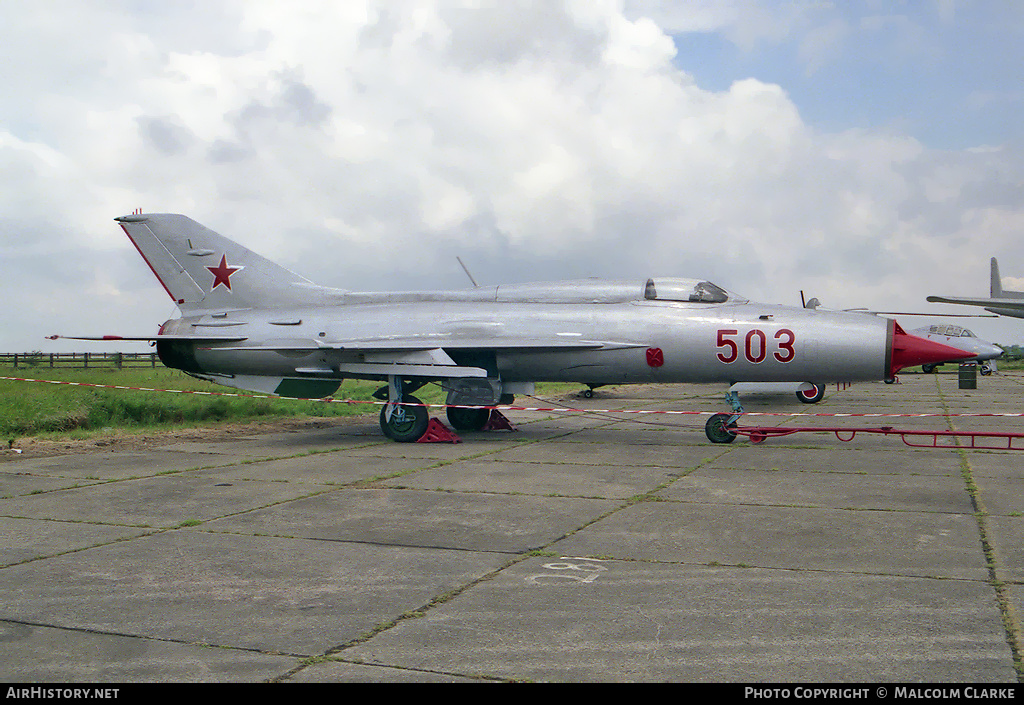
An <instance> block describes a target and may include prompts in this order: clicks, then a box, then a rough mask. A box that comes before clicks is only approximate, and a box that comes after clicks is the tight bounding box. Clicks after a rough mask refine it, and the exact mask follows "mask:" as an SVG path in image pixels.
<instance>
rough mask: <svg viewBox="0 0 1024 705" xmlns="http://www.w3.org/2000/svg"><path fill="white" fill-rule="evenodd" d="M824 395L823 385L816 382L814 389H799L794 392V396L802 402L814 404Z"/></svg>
mask: <svg viewBox="0 0 1024 705" xmlns="http://www.w3.org/2000/svg"><path fill="white" fill-rule="evenodd" d="M824 396H825V385H824V384H816V385H814V389H801V390H800V391H798V392H797V393H796V398H797V399H799V400H800V401H802V402H803V403H804V404H816V403H817V402H819V401H821V399H822V397H824Z"/></svg>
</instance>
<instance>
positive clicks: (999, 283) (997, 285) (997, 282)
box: [989, 257, 1003, 299]
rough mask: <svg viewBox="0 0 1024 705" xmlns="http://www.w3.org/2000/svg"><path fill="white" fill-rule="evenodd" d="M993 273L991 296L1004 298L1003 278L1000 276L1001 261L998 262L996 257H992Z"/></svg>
mask: <svg viewBox="0 0 1024 705" xmlns="http://www.w3.org/2000/svg"><path fill="white" fill-rule="evenodd" d="M991 266H992V275H991V283H990V284H989V296H991V297H992V298H993V299H1001V298H1003V280H1002V279H1001V278H1000V277H999V263H998V262H996V258H995V257H993V258H992V262H991Z"/></svg>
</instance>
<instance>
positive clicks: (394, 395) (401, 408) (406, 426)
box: [374, 377, 430, 443]
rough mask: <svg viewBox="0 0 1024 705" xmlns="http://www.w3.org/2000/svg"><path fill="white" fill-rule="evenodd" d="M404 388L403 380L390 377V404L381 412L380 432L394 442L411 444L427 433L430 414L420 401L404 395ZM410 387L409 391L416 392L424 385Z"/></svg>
mask: <svg viewBox="0 0 1024 705" xmlns="http://www.w3.org/2000/svg"><path fill="white" fill-rule="evenodd" d="M403 386H405V385H403V384H402V380H401V378H399V377H388V386H387V400H388V403H387V404H386V405H385V406H384V408H382V409H381V410H380V430H381V431H383V432H384V435H385V436H387V437H388V438H390V439H391V440H393V441H399V442H401V443H410V442H413V441H417V440H419V438H420V437H421V436H422V435H423V434H424V433H425V432H426V430H427V424H428V423H430V414H429V413H427V407H425V406H423V402H421V401H420V400H419V399H417V398H416V397H414V396H412V395H411V394H403V392H404V390H403ZM408 386H409V387H410V389H409V391H415V390H417V389H419V388H420V387H422V386H423V383H422V382H421V383H418V384H410V385H408ZM383 391H384V390H378V392H377V394H375V395H374V396H380V394H381V392H383Z"/></svg>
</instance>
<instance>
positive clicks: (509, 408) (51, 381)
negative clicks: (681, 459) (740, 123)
mask: <svg viewBox="0 0 1024 705" xmlns="http://www.w3.org/2000/svg"><path fill="white" fill-rule="evenodd" d="M0 381H8V382H39V383H42V384H59V385H67V386H71V387H91V388H96V389H127V390H131V391H137V392H163V393H167V394H197V395H200V396H219V397H237V398H242V399H284V400H289V399H291V400H294V401H318V402H324V403H330V404H370V405H376V406H383V405H385V404H387V402H384V401H369V400H366V401H362V400H358V399H334V398H333V397H323V398H304V397H280V396H276V395H274V394H240V393H238V392H203V391H199V390H194V389H158V388H152V387H128V386H124V385H120V384H95V383H92V382H66V381H63V380H54V379H30V378H26V377H0ZM423 406H425V407H427V408H433V409H446V408H448V407H449V406H452V405H449V404H423ZM464 408H472V409H481V408H484V409H487V408H495V409H500V410H502V411H541V412H545V413H556V412H562V413H570V412H572V413H583V414H638V415H643V414H663V415H679V416H712V415H715V414H720V413H723V412H722V410H718V411H671V410H669V411H663V410H658V409H581V408H578V407H540V406H510V405H506V404H502V405H499V406H495V407H489V406H474V405H466V406H465V407H464ZM742 415H743V416H791V417H830V418H872V419H878V418H967V417H1009V418H1014V417H1021V416H1024V413H1021V412H1012V413H1011V412H1006V413H997V412H985V413H966V414H935V413H928V414H881V413H861V414H853V413H833V414H829V413H807V412H804V413H798V412H781V411H744V412H743V413H742Z"/></svg>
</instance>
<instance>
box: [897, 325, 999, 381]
mask: <svg viewBox="0 0 1024 705" xmlns="http://www.w3.org/2000/svg"><path fill="white" fill-rule="evenodd" d="M910 333H911V334H912V335H917V336H920V337H922V338H927V339H928V340H933V341H935V342H937V343H942V344H943V345H949V346H950V347H954V346H955V347H957V348H960V349H962V350H964V351H965V352H971V353H974V357H971V358H968V359H967V360H961V362H968V361H974V362H977V363H979V365H978V370H979V371H980V372H981V374H983V375H990V374H992V373H993V372H994V371H995V369H996V360H997V359H999V358H1000V357H1002V355H1003V349H1002V348H1001V347H999V346H998V345H996V344H995V343H990V342H988V341H987V340H982V339H981V338H979V337H978V336H976V335H975V334H974V333H973V332H971V331H969V330H968V329H966V328H964V327H963V326H956V325H951V324H949V323H937V324H934V325H930V326H923V327H921V328H915V329H913V330H912V331H910ZM949 362H953V360H949ZM941 364H942V363H941V362H929V363H926V364H924V365H922V366H921V367H922V368H923V369H924V371H925V372H933V371H934V370H935V368H936V367H938V366H939V365H941Z"/></svg>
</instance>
